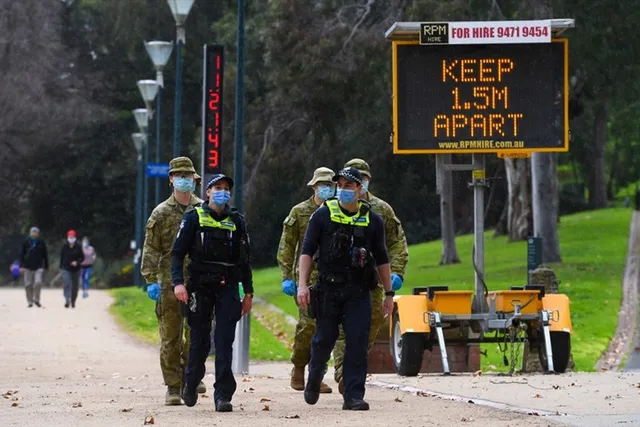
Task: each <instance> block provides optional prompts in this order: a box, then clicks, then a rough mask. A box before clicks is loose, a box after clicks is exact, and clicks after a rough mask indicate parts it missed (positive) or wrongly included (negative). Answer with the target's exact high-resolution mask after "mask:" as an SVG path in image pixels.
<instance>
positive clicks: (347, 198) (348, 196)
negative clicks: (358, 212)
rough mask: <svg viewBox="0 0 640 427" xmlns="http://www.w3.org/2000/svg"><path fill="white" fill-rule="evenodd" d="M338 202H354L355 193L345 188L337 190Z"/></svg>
mask: <svg viewBox="0 0 640 427" xmlns="http://www.w3.org/2000/svg"><path fill="white" fill-rule="evenodd" d="M338 200H340V201H341V202H342V203H352V202H353V201H354V200H356V191H355V190H348V189H346V188H338Z"/></svg>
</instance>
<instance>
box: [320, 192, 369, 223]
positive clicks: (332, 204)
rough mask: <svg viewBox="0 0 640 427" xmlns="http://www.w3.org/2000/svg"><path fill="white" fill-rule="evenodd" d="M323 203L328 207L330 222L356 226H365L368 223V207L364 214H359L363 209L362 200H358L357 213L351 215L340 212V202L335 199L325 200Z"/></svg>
mask: <svg viewBox="0 0 640 427" xmlns="http://www.w3.org/2000/svg"><path fill="white" fill-rule="evenodd" d="M325 205H327V207H328V208H329V215H330V218H331V221H332V222H336V223H338V224H344V225H353V226H356V227H367V226H368V225H369V209H366V213H365V214H364V216H362V215H361V212H362V210H363V209H362V206H363V205H364V203H363V202H362V201H359V202H358V213H357V214H356V215H353V216H349V215H346V214H345V213H344V212H342V209H340V204H339V203H338V201H337V200H335V199H330V200H327V201H326V202H325Z"/></svg>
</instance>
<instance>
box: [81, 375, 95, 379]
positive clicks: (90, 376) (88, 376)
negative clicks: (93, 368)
mask: <svg viewBox="0 0 640 427" xmlns="http://www.w3.org/2000/svg"><path fill="white" fill-rule="evenodd" d="M92 377H93V375H85V376H84V377H82V378H85V379H87V378H92Z"/></svg>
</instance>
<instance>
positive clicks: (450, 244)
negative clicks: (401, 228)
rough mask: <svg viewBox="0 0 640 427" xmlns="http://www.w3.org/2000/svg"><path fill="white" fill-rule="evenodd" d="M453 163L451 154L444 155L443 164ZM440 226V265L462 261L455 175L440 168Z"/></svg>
mask: <svg viewBox="0 0 640 427" xmlns="http://www.w3.org/2000/svg"><path fill="white" fill-rule="evenodd" d="M443 163H444V164H450V163H451V154H444V155H442V161H441V162H440V165H439V166H442V164H443ZM440 179H441V181H440V182H441V186H442V187H441V190H440V228H441V234H442V257H441V258H440V265H445V264H457V263H459V262H460V257H458V249H457V248H456V231H455V221H454V218H453V182H452V181H453V177H452V172H451V171H447V170H444V168H442V169H441V170H440Z"/></svg>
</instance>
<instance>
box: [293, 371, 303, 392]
mask: <svg viewBox="0 0 640 427" xmlns="http://www.w3.org/2000/svg"><path fill="white" fill-rule="evenodd" d="M291 388H292V389H294V390H297V391H303V390H304V366H294V367H293V369H292V370H291Z"/></svg>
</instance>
